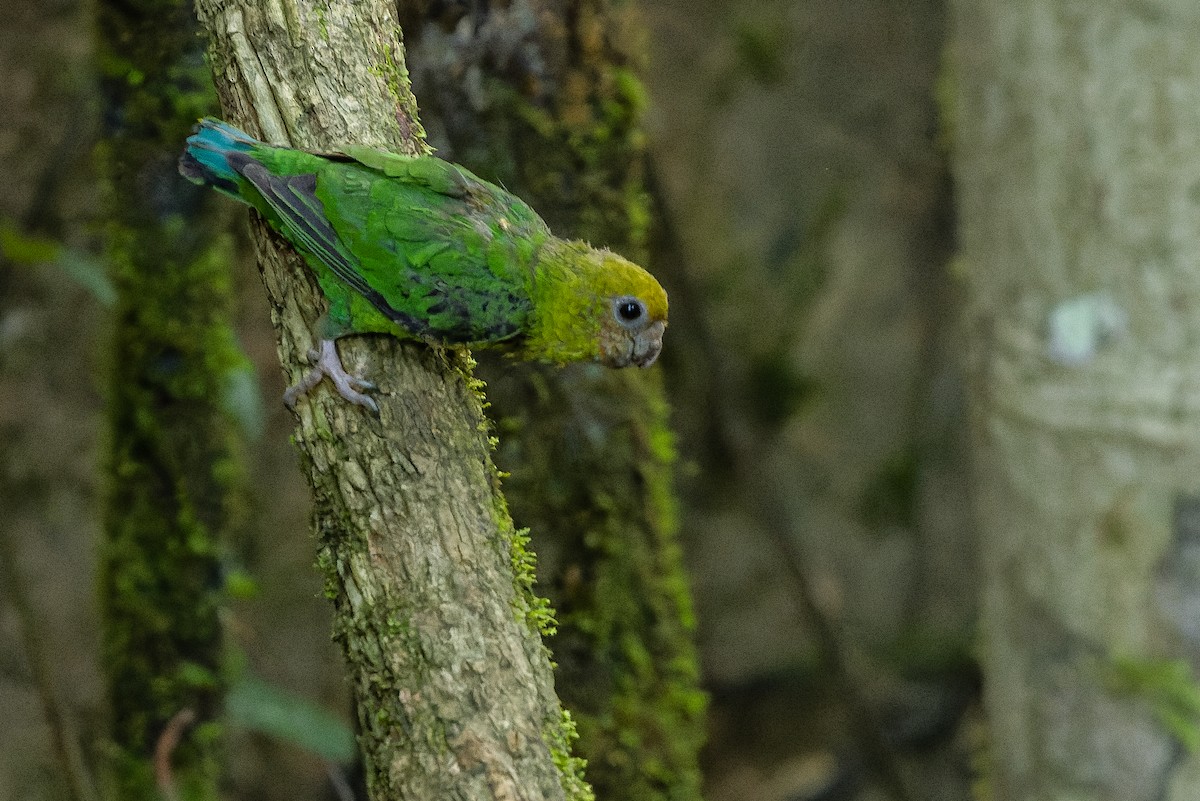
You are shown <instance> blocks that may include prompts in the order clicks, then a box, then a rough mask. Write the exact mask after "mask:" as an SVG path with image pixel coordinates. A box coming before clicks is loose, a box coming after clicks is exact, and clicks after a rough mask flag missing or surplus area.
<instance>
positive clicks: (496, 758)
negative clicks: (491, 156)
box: [197, 0, 590, 801]
mask: <svg viewBox="0 0 1200 801" xmlns="http://www.w3.org/2000/svg"><path fill="white" fill-rule="evenodd" d="M197 9H198V11H199V13H200V16H201V19H202V21H203V23H204V24H205V26H206V27H207V29H208V31H209V33H210V36H211V38H212V41H211V45H212V46H211V54H212V65H213V73H214V75H215V76H216V83H217V89H218V93H219V94H220V96H221V99H222V104H223V106H224V108H225V113H226V116H227V117H228V118H229V119H231V120H232V121H233V122H235V123H237V124H240V125H244V126H246V127H247V128H248V129H249V130H250V131H251V132H254V133H258V134H261V135H262V136H263V137H264V138H265V139H267V140H268V141H271V142H276V143H280V144H291V145H294V146H299V147H314V148H319V147H329V146H331V145H334V144H336V143H339V142H359V143H366V144H376V145H382V146H388V147H391V148H392V149H394V150H399V151H403V152H409V153H416V152H419V151H420V150H422V149H423V148H424V144H423V142H422V137H423V133H422V131H421V128H420V125H419V123H418V121H417V114H416V105H415V102H414V100H413V97H412V94H411V91H410V89H409V85H408V78H407V72H406V69H405V63H404V52H403V49H402V48H401V46H400V44H399V42H398V40H397V33H398V27H397V24H396V20H395V16H394V11H393V7H392V5H391V4H390V3H387V2H381V0H369V1H368V2H348V1H347V0H336V1H335V2H333V3H332V4H324V3H322V4H311V3H309V2H307V0H300V1H299V2H296V1H295V0H284V2H283V3H258V2H233V1H230V0H197ZM256 229H257V232H258V236H257V238H256V241H257V244H258V249H259V258H260V264H261V267H262V270H263V275H264V281H265V283H266V286H267V291H268V294H269V296H270V300H271V303H272V306H273V309H274V319H275V322H276V325H277V331H278V334H279V353H280V357H281V359H282V361H283V364H284V366H285V370H286V372H287V373H288V374H289V377H290V379H291V380H292V381H295V380H297V379H299V377H300V375H301V374H302V373H303V371H304V370H305V369H306V367H307V365H306V363H305V359H304V358H303V356H304V354H305V353H306V352H307V351H308V350H309V348H310V347H311V346H312V344H313V338H312V335H311V333H310V331H311V327H312V325H313V323H314V321H315V320H316V318H317V316H318V315H319V314H320V313H321V311H322V310H323V308H324V301H323V300H321V298H320V295H319V292H318V290H317V287H316V283H315V281H314V279H313V278H312V276H311V275H310V274H309V273H308V271H307V268H305V267H304V265H303V263H302V262H301V261H300V260H299V259H298V258H297V257H296V256H295V254H294V253H292V252H291V251H290V249H288V248H287V247H285V246H282V245H281V243H280V240H279V239H278V237H276V236H274V235H273V234H271V233H270V232H269V231H268V230H267V229H266V227H265V226H264V225H262V224H261V223H260V224H258V225H257V226H256ZM341 348H342V352H343V354H344V356H343V360H344V361H345V362H346V363H347V365H348V368H349V369H351V370H360V371H361V372H363V373H364V374H366V375H369V376H370V377H371V379H372V380H373V381H376V382H377V383H378V384H379V386H380V390H379V391H378V393H377V394H376V399H377V400H378V402H379V407H380V416H379V419H378V420H376V419H372V418H371V417H369V416H368V415H367V414H365V413H364V412H363V410H362V409H360V408H358V407H353V406H351V405H350V404H347V403H346V402H345V401H343V400H342V399H341V398H339V397H337V396H336V395H335V394H334V393H332V392H331V391H330V390H329V389H328V387H320V388H318V389H317V390H315V391H314V392H313V393H310V394H309V396H308V397H307V398H306V399H304V400H302V401H301V402H300V404H299V406H298V408H297V413H298V417H299V425H298V428H297V430H296V435H295V439H296V443H297V445H298V447H299V449H300V452H301V457H302V462H303V464H304V467H305V470H306V472H307V474H308V477H309V480H310V482H311V484H312V487H313V491H314V495H315V500H316V513H315V515H316V529H317V533H318V536H319V538H320V550H319V553H318V562H319V564H320V566H321V568H322V569H323V571H324V572H325V580H326V592H327V594H328V595H329V597H330V598H331V599H332V600H333V602H334V607H335V623H334V625H335V637H336V639H337V640H338V641H339V642H340V643H341V645H342V646H343V648H344V650H345V653H346V657H347V659H348V661H349V663H350V669H351V673H352V675H351V681H352V683H353V688H354V695H355V700H356V705H357V710H358V722H359V726H360V736H359V742H360V745H361V747H362V751H363V756H364V760H365V767H366V775H367V783H368V790H369V792H370V794H371V797H372V798H374V799H384V798H387V799H398V798H403V799H417V800H419V801H428V799H443V798H444V799H452V798H453V799H501V798H503V799H510V798H512V799H543V798H563V797H564V796H566V797H568V798H586V797H589V796H590V790H589V789H588V787H587V786H586V784H584V783H583V781H582V779H581V778H580V776H579V767H580V766H579V765H578V762H577V761H576V760H573V759H572V758H571V757H570V755H569V743H570V739H571V736H572V727H571V725H570V722H569V720H567V719H564V716H563V715H562V713H561V710H560V707H559V705H558V701H557V698H556V697H555V695H554V690H553V682H552V675H551V670H550V663H549V659H548V657H547V652H546V649H545V648H544V647H543V645H542V644H541V641H540V639H539V636H538V624H539V622H541V623H544V622H545V621H544V620H541V618H540V614H539V613H540V611H541V609H542V607H541V606H540V605H539V604H538V602H537V601H536V599H535V598H534V597H533V596H532V594H531V593H530V592H529V590H528V586H529V585H530V584H531V583H532V576H531V575H530V573H529V571H531V570H532V568H531V566H530V565H529V555H528V554H527V553H526V552H525V551H524V550H523V544H522V543H523V540H522V539H521V538H520V537H517V536H515V535H514V532H513V529H512V524H511V521H510V519H509V515H508V512H507V509H506V507H505V503H504V499H503V497H502V496H501V495H500V493H499V489H498V482H497V476H496V471H495V468H494V467H493V465H492V461H491V453H490V447H489V440H488V436H487V433H488V432H487V424H486V422H485V420H484V417H483V413H482V408H481V401H482V397H481V395H480V393H479V386H478V384H477V383H476V382H475V381H474V379H473V378H472V376H471V367H472V363H471V360H470V357H469V356H467V355H466V354H465V353H457V352H449V353H440V352H437V351H434V350H430V349H427V348H424V347H420V346H415V345H403V344H400V343H399V342H397V341H395V340H393V339H389V338H384V337H375V338H371V337H354V338H349V339H347V340H346V341H343V342H342V343H341Z"/></svg>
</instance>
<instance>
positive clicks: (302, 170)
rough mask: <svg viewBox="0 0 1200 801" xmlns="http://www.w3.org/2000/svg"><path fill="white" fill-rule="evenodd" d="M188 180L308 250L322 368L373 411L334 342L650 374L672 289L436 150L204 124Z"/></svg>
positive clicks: (311, 380) (307, 380) (317, 366)
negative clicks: (327, 147)
mask: <svg viewBox="0 0 1200 801" xmlns="http://www.w3.org/2000/svg"><path fill="white" fill-rule="evenodd" d="M179 169H180V172H181V173H182V174H183V175H184V176H185V177H186V178H188V179H189V180H191V181H193V182H195V183H199V184H205V185H207V186H211V187H213V188H214V189H216V190H218V191H220V192H222V193H224V194H226V195H229V196H230V197H233V198H235V199H237V200H240V201H242V202H243V203H247V204H249V205H250V206H253V207H254V208H255V209H257V210H258V211H259V213H261V214H262V215H263V216H264V217H265V218H266V219H267V220H268V221H269V222H270V224H271V225H272V226H273V227H274V228H275V229H276V230H277V231H279V233H280V234H282V235H283V236H284V238H286V239H287V240H288V241H289V242H291V244H292V245H293V246H294V247H295V248H296V250H297V251H299V253H300V254H301V255H302V256H303V257H304V260H305V261H306V262H307V263H308V265H309V267H310V268H311V269H312V270H313V272H314V273H315V274H316V277H317V281H318V283H319V284H320V286H321V290H322V292H323V293H324V295H325V296H326V298H327V299H328V301H329V308H328V310H327V311H326V312H325V314H324V315H323V316H322V317H321V319H320V321H319V322H318V325H317V331H316V332H315V333H316V335H317V338H318V339H319V341H320V344H319V348H318V349H317V350H316V351H315V353H314V354H313V360H314V366H313V369H312V370H311V371H310V372H309V373H308V375H306V376H305V377H304V378H303V379H302V380H301V381H300V382H299V383H298V384H296V385H295V386H293V387H291V388H289V389H288V391H287V392H286V393H285V395H284V400H285V401H286V402H287V403H288V405H289V406H291V405H294V404H295V402H296V400H297V399H298V397H299V396H300V395H301V394H303V393H305V392H307V391H308V390H310V389H312V388H313V387H314V386H316V384H317V383H318V382H319V381H320V380H321V378H322V377H328V378H330V379H331V380H332V381H333V383H334V385H335V386H336V387H337V390H338V392H339V393H340V394H341V395H342V397H343V398H345V399H346V400H348V401H351V402H352V403H357V404H360V405H362V406H365V407H367V408H368V409H371V410H372V411H377V407H376V404H375V401H374V400H372V399H371V398H370V397H369V396H367V395H365V394H364V392H365V391H367V390H369V389H371V388H372V385H371V384H370V383H369V382H367V381H365V380H363V379H361V378H359V377H357V376H353V375H350V374H349V373H347V372H346V371H345V369H344V368H343V367H342V364H341V359H340V358H339V356H338V352H337V347H336V345H335V344H334V342H335V340H336V339H337V338H338V337H342V336H346V335H348V334H365V333H382V334H390V335H392V336H396V337H400V338H402V339H411V340H418V341H423V342H426V343H430V344H440V345H453V344H463V345H469V346H472V347H487V346H493V345H506V346H508V347H509V348H510V349H511V351H512V352H513V353H514V354H515V355H517V356H519V357H521V358H525V359H535V360H540V361H547V362H554V363H560V364H561V363H565V362H570V361H583V360H587V361H597V362H601V363H603V364H605V365H608V366H610V367H625V366H628V365H631V364H636V365H638V366H640V367H648V366H650V365H651V364H653V363H654V360H655V359H656V358H657V357H658V354H659V352H660V351H661V350H662V337H663V332H664V330H665V329H666V326H667V295H666V292H664V291H663V288H662V287H661V286H659V284H658V282H657V281H656V280H654V278H653V276H651V275H650V274H649V273H647V272H646V271H645V270H643V269H642V268H641V267H638V266H637V265H635V264H633V263H632V262H629V261H627V260H625V259H623V258H621V257H620V256H618V255H617V254H615V253H612V252H610V251H607V250H601V249H598V248H593V247H590V246H589V245H587V244H584V243H582V242H575V241H567V240H563V239H559V238H558V237H555V236H554V235H553V234H551V233H550V229H549V228H547V226H546V223H545V222H543V221H542V219H541V217H539V216H538V215H537V213H535V212H534V211H533V209H531V208H530V207H529V206H528V205H526V204H525V203H524V202H522V201H521V200H520V199H519V198H517V197H515V196H514V195H512V194H510V193H509V192H506V191H505V190H503V189H501V188H500V187H498V186H496V185H494V184H491V183H488V182H487V181H484V180H482V179H480V178H478V177H476V176H475V175H474V174H472V173H471V172H469V171H468V170H466V169H464V168H462V167H459V166H457V165H455V164H451V163H449V162H446V161H443V160H441V159H438V158H435V157H433V156H404V155H399V154H396V153H389V152H387V151H384V150H377V149H375V148H371V147H365V146H345V147H339V148H337V149H336V150H335V151H332V152H329V153H311V152H307V151H303V150H295V149H293V148H289V147H277V146H274V145H268V144H266V143H264V142H260V141H258V140H256V139H253V138H251V137H250V136H249V135H247V134H246V133H243V132H242V131H240V130H238V129H237V128H234V127H233V126H231V125H228V124H226V123H224V122H221V121H219V120H214V119H204V120H201V121H200V123H199V125H197V127H196V130H195V133H194V134H193V135H192V136H191V137H189V138H188V140H187V148H186V150H185V151H184V153H183V156H182V157H181V158H180V160H179Z"/></svg>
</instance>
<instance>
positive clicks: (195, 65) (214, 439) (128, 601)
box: [97, 0, 243, 799]
mask: <svg viewBox="0 0 1200 801" xmlns="http://www.w3.org/2000/svg"><path fill="white" fill-rule="evenodd" d="M97 30H98V42H97V44H98V48H97V52H98V59H99V66H100V70H101V87H102V90H103V92H104V96H105V101H106V107H105V131H104V139H103V141H102V143H101V145H100V148H99V153H98V156H99V169H100V172H101V175H102V178H103V179H104V181H105V184H106V187H105V188H106V198H105V200H106V207H105V219H106V233H107V247H108V251H107V254H108V260H109V263H110V266H111V270H112V277H113V282H114V284H115V286H116V288H117V293H118V299H117V303H116V309H115V320H114V325H113V342H112V353H111V362H110V375H109V382H108V428H109V438H110V441H109V452H108V456H107V462H108V464H107V471H108V488H107V497H106V509H105V516H104V530H105V539H104V542H103V544H102V546H101V556H100V572H99V592H100V604H101V609H102V613H103V627H104V628H103V633H102V638H103V664H104V672H105V680H106V683H107V693H108V701H109V706H110V714H111V725H110V737H111V740H112V745H111V748H110V753H111V757H112V758H111V760H110V770H109V774H108V777H107V782H108V784H109V792H110V794H111V795H112V796H113V797H117V798H123V799H139V798H145V799H158V798H159V797H160V791H159V788H158V786H157V784H156V780H155V773H154V764H153V756H154V750H155V746H156V744H157V743H158V741H159V739H160V737H161V736H162V734H163V732H164V729H165V728H166V727H167V725H168V722H169V721H170V720H171V719H172V718H173V717H174V716H175V715H176V714H178V713H180V712H182V711H183V710H185V709H190V710H192V712H193V713H194V714H195V716H196V717H195V720H196V721H198V722H197V723H196V724H195V725H193V726H191V727H190V728H189V730H188V732H187V733H186V735H185V736H184V737H183V739H182V741H181V742H180V744H179V746H178V747H177V748H176V749H174V751H173V753H172V754H171V763H172V765H173V768H174V770H173V775H174V781H175V785H176V788H177V789H178V791H179V792H180V795H181V797H182V798H215V797H216V795H217V793H216V786H217V779H218V776H219V758H218V754H219V741H220V726H219V724H218V723H216V722H215V716H216V715H217V713H218V711H219V706H220V698H221V693H222V690H223V686H224V679H223V676H222V634H221V624H220V619H219V613H220V609H221V605H222V598H223V593H222V581H221V572H220V553H221V547H222V546H221V543H222V541H223V539H224V534H225V533H226V531H227V529H228V528H229V527H230V526H231V525H232V523H233V521H234V520H235V519H236V517H237V516H238V508H237V505H238V500H237V499H238V494H237V492H236V488H237V487H238V484H239V480H240V476H241V464H240V461H239V459H238V456H237V448H236V446H235V443H234V439H233V427H232V426H233V424H232V421H231V420H230V417H229V415H228V414H227V413H226V411H225V410H224V409H223V408H222V399H223V397H224V394H225V389H226V387H227V386H228V381H229V377H230V374H231V371H233V370H235V369H238V368H241V367H242V366H243V357H242V356H241V354H240V351H239V350H238V348H237V347H236V345H235V342H234V338H233V335H232V331H231V328H230V312H231V289H230V282H229V280H230V279H229V275H228V272H227V257H228V251H229V248H228V246H227V243H226V239H225V238H223V237H221V236H216V235H214V230H215V226H214V221H213V217H212V213H211V212H207V211H206V210H205V206H206V205H207V202H208V199H207V198H206V197H205V196H204V195H203V194H202V193H201V192H200V190H198V189H197V188H196V187H192V186H191V185H190V184H188V183H186V182H185V181H182V180H181V179H180V178H179V176H178V174H177V172H176V169H175V159H176V158H177V155H178V152H179V147H180V142H181V141H182V140H183V138H184V137H185V136H186V135H187V132H188V129H189V128H190V126H191V125H192V124H193V123H194V122H195V119H196V117H197V116H199V115H200V114H202V113H204V112H205V111H208V110H209V109H210V108H211V106H212V105H213V103H214V100H215V98H214V96H213V93H212V88H211V83H210V81H209V78H208V75H207V70H206V69H205V68H204V64H203V60H202V58H201V53H200V49H199V46H198V42H197V40H196V38H195V25H194V22H193V21H192V19H191V13H190V9H189V7H188V6H187V5H186V4H183V3H180V2H155V1H154V0H135V1H134V2H121V3H115V2H100V3H99V4H98V6H97Z"/></svg>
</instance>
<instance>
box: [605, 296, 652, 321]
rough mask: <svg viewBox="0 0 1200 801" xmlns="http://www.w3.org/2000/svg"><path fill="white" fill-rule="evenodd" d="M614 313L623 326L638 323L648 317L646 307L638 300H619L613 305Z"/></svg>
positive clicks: (625, 298)
mask: <svg viewBox="0 0 1200 801" xmlns="http://www.w3.org/2000/svg"><path fill="white" fill-rule="evenodd" d="M613 312H614V314H615V315H616V317H617V322H619V323H621V324H622V325H630V324H632V323H636V322H638V321H639V320H641V319H642V318H643V317H645V316H646V307H645V306H644V305H642V302H641V301H640V300H638V299H637V298H631V297H623V298H617V299H616V301H615V303H614V304H613Z"/></svg>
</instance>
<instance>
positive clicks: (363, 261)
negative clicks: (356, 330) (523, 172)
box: [314, 147, 550, 344]
mask: <svg viewBox="0 0 1200 801" xmlns="http://www.w3.org/2000/svg"><path fill="white" fill-rule="evenodd" d="M343 152H344V153H345V155H346V156H349V157H350V158H352V159H353V160H354V161H353V162H349V163H347V162H340V163H339V162H336V161H330V162H327V164H326V166H325V167H324V168H323V169H322V170H321V171H320V172H319V174H318V176H317V180H316V187H315V190H314V197H315V199H316V200H317V202H319V203H320V204H321V206H322V208H323V211H324V215H325V217H326V219H327V220H328V222H329V225H330V226H331V227H332V229H333V230H334V231H336V234H337V236H338V239H339V240H340V241H341V242H342V243H343V245H344V247H345V249H346V250H347V252H349V253H351V254H353V255H354V256H355V257H356V258H357V265H356V267H357V269H356V273H357V278H358V280H359V282H360V283H365V284H366V285H367V286H368V287H369V288H370V290H371V291H373V292H374V293H376V294H377V295H378V296H379V297H381V298H382V299H383V300H384V302H385V303H386V304H387V305H388V306H389V307H390V308H392V309H394V310H397V311H399V312H402V313H404V314H406V315H408V316H409V317H412V318H414V319H416V320H419V321H421V324H422V325H423V326H424V327H425V329H426V331H427V334H426V335H427V336H432V337H435V338H437V339H439V340H441V341H445V342H470V343H477V344H481V343H491V342H500V341H504V340H506V339H510V338H512V337H514V336H517V335H518V334H520V333H521V331H522V330H523V329H524V327H525V324H526V321H527V318H528V316H529V314H530V312H531V311H532V308H533V303H532V300H531V299H530V292H529V290H530V284H531V282H532V275H533V264H534V258H535V255H536V252H537V249H538V247H540V245H541V244H542V243H543V242H545V241H546V240H547V239H549V237H550V232H549V230H548V229H547V228H546V224H545V223H544V222H542V220H541V218H540V217H538V216H537V214H536V213H534V211H533V210H532V209H530V208H529V207H528V206H527V205H526V204H524V203H523V202H521V201H520V200H518V199H517V198H516V197H514V196H512V195H510V194H509V193H507V192H505V191H504V190H503V189H500V188H499V187H497V186H494V185H492V184H489V183H487V182H485V181H483V180H481V179H479V178H477V177H476V176H475V175H473V174H472V173H470V172H469V171H467V170H465V169H463V168H461V167H457V166H455V165H453V164H450V163H448V162H445V161H442V160H441V159H437V158H433V157H430V156H417V157H412V156H401V155H398V154H394V153H387V152H384V151H379V150H374V149H371V148H365V147H348V148H345V149H344V150H343ZM360 291H361V290H360ZM364 294H365V293H364ZM406 327H407V326H406Z"/></svg>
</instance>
